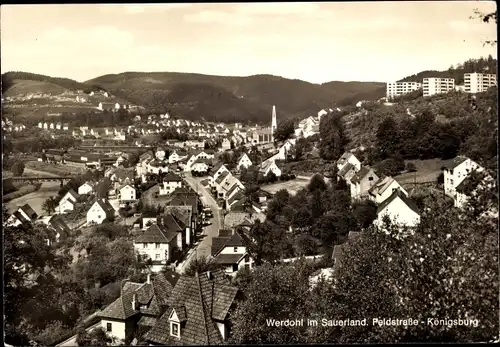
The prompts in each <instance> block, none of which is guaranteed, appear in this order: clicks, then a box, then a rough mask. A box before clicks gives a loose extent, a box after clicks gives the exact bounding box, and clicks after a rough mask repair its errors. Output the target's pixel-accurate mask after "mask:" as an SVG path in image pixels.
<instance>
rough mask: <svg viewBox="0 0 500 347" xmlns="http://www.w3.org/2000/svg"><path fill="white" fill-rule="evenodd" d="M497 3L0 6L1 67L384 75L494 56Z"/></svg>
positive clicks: (382, 78) (341, 77) (340, 77)
mask: <svg viewBox="0 0 500 347" xmlns="http://www.w3.org/2000/svg"><path fill="white" fill-rule="evenodd" d="M476 8H477V9H478V10H480V11H481V12H492V11H495V10H496V4H495V2H489V1H488V2H484V1H481V2H480V1H435V2H434V1H433V2H431V1H427V2H416V1H409V2H402V1H401V2H400V1H398V2H335V3H328V2H321V3H313V2H308V3H297V2H294V3H247V4H244V3H238V4H230V3H226V4H202V3H198V4H172V3H170V4H137V5H135V4H126V5H123V4H117V5H115V4H113V5H111V4H107V5H106V4H66V5H3V6H2V7H1V69H2V72H6V71H26V72H33V73H38V74H43V75H49V76H52V77H67V78H71V79H75V80H77V81H86V80H89V79H92V78H95V77H98V76H101V75H105V74H116V73H121V72H126V71H141V72H154V71H172V72H190V73H202V74H210V75H225V76H249V75H256V74H271V75H277V76H282V77H286V78H296V79H301V80H304V81H308V82H311V83H324V82H328V81H379V82H389V81H395V80H398V79H401V78H403V77H405V76H408V75H412V74H415V73H418V72H420V71H423V70H445V69H447V68H448V67H449V66H450V65H452V64H457V63H461V62H463V61H465V60H467V59H469V58H479V57H481V56H484V57H486V56H488V54H491V55H492V56H493V57H494V58H496V51H497V50H496V47H491V46H487V45H486V46H484V45H483V42H484V41H485V40H491V39H496V26H495V24H493V23H491V24H485V23H483V22H482V21H480V20H479V19H470V16H473V15H474V9H476Z"/></svg>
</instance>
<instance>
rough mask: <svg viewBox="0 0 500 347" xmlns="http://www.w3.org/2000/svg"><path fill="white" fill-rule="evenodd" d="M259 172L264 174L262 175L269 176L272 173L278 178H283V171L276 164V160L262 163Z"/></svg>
mask: <svg viewBox="0 0 500 347" xmlns="http://www.w3.org/2000/svg"><path fill="white" fill-rule="evenodd" d="M259 172H260V173H262V175H264V176H267V175H268V174H269V173H270V172H273V173H274V174H275V175H276V177H280V176H281V169H280V168H279V167H278V165H276V162H275V161H274V160H266V161H264V162H263V163H262V165H261V167H260V169H259Z"/></svg>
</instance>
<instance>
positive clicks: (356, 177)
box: [351, 166, 372, 183]
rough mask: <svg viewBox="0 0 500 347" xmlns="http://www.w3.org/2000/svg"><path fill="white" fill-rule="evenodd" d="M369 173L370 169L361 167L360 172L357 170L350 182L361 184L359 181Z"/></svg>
mask: <svg viewBox="0 0 500 347" xmlns="http://www.w3.org/2000/svg"><path fill="white" fill-rule="evenodd" d="M370 171H372V169H371V168H370V167H368V166H362V167H361V170H359V171H358V172H356V173H355V174H354V176H352V178H351V182H352V183H359V182H361V180H362V179H363V178H365V177H366V175H368V174H369V173H370Z"/></svg>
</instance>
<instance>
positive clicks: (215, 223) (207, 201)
mask: <svg viewBox="0 0 500 347" xmlns="http://www.w3.org/2000/svg"><path fill="white" fill-rule="evenodd" d="M184 180H185V181H186V183H187V184H188V185H189V186H190V187H191V188H193V189H194V191H196V192H197V193H198V194H199V195H200V198H201V201H202V202H203V204H204V205H207V206H208V207H209V208H210V209H211V210H212V213H213V218H212V219H210V221H211V222H212V224H210V225H208V226H206V227H204V228H203V234H202V240H201V241H198V244H197V245H196V246H195V248H194V249H193V250H192V251H191V253H190V254H189V256H188V257H187V259H186V260H185V261H184V262H183V264H182V265H181V266H180V269H179V270H180V272H183V271H184V269H185V268H186V267H187V266H188V265H189V263H190V262H191V261H192V260H193V259H194V258H195V257H198V258H200V257H203V256H206V257H209V256H210V253H211V248H212V238H213V237H217V235H218V233H219V228H220V226H221V225H222V220H221V214H222V211H221V209H220V208H219V206H218V205H217V202H216V201H215V199H214V198H213V197H212V195H211V194H210V192H209V191H208V190H207V189H205V187H203V185H202V184H201V183H200V182H201V181H202V178H197V177H192V176H191V174H190V173H186V174H185V175H184Z"/></svg>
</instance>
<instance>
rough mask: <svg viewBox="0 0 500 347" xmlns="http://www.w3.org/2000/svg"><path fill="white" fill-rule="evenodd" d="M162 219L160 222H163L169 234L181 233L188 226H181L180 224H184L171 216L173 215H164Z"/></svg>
mask: <svg viewBox="0 0 500 347" xmlns="http://www.w3.org/2000/svg"><path fill="white" fill-rule="evenodd" d="M159 218H160V221H161V225H162V226H164V227H165V228H167V230H168V231H169V232H172V231H173V232H181V231H183V230H184V228H185V227H186V226H184V227H183V226H181V225H180V224H184V223H182V222H180V221H177V220H176V218H175V217H174V216H173V215H171V214H167V215H164V216H162V217H159Z"/></svg>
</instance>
